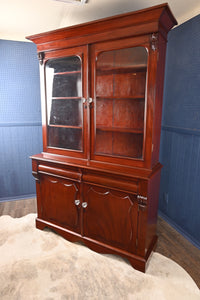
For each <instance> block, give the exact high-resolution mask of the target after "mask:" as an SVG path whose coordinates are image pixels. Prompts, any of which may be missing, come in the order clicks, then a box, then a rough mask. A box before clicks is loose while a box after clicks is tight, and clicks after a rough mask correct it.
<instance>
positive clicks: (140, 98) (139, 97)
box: [96, 95, 145, 100]
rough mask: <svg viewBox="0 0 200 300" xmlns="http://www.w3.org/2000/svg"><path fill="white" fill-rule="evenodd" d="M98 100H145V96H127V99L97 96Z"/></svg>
mask: <svg viewBox="0 0 200 300" xmlns="http://www.w3.org/2000/svg"><path fill="white" fill-rule="evenodd" d="M96 99H97V100H145V96H144V95H136V96H125V97H121V96H120V97H117V96H108V97H107V96H105V97H103V96H97V97H96Z"/></svg>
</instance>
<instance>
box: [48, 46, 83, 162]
mask: <svg viewBox="0 0 200 300" xmlns="http://www.w3.org/2000/svg"><path fill="white" fill-rule="evenodd" d="M42 73H43V75H44V83H43V84H42V86H44V87H45V88H44V91H43V94H44V95H45V97H44V98H43V111H45V113H44V116H43V130H44V135H43V136H44V149H45V151H46V152H50V153H56V154H64V155H68V156H73V157H80V158H84V157H86V151H87V150H86V143H85V142H84V141H85V140H86V135H87V114H86V110H85V109H84V108H85V99H86V97H87V74H86V73H87V48H86V47H77V48H73V49H67V50H59V51H52V52H50V53H46V54H45V61H44V64H43V67H42Z"/></svg>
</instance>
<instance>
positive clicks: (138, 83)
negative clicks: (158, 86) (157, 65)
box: [95, 47, 148, 159]
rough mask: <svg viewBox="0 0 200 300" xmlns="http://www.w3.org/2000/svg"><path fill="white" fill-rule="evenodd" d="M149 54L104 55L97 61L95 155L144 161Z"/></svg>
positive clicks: (137, 51)
mask: <svg viewBox="0 0 200 300" xmlns="http://www.w3.org/2000/svg"><path fill="white" fill-rule="evenodd" d="M147 59H148V54H147V50H146V49H145V48H144V47H133V48H127V49H119V50H113V51H105V52H101V53H100V54H99V55H98V57H97V61H96V141H95V152H96V153H97V154H104V155H105V154H106V155H112V156H119V157H120V156H123V157H132V158H138V159H141V158H142V155H143V136H144V111H145V88H146V71H147Z"/></svg>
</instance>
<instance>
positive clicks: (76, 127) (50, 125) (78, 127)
mask: <svg viewBox="0 0 200 300" xmlns="http://www.w3.org/2000/svg"><path fill="white" fill-rule="evenodd" d="M48 127H56V128H58V127H61V128H71V129H82V127H81V126H71V125H54V124H49V125H48Z"/></svg>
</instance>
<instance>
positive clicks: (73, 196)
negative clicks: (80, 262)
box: [38, 175, 80, 232]
mask: <svg viewBox="0 0 200 300" xmlns="http://www.w3.org/2000/svg"><path fill="white" fill-rule="evenodd" d="M40 198H41V201H40V203H41V207H38V210H40V212H41V217H42V219H43V220H45V221H49V222H52V223H54V224H56V225H59V226H62V227H64V228H66V229H69V230H73V231H76V232H80V188H79V183H77V182H74V181H71V180H66V179H60V178H57V177H54V176H48V175H41V176H40Z"/></svg>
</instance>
